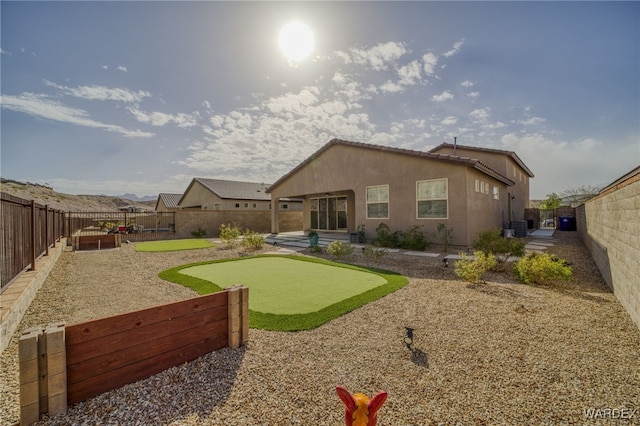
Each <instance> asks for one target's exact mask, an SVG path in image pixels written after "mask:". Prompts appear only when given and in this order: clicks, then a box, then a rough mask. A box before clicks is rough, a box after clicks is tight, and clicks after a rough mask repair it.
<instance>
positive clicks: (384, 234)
mask: <svg viewBox="0 0 640 426" xmlns="http://www.w3.org/2000/svg"><path fill="white" fill-rule="evenodd" d="M373 244H375V245H376V246H378V247H389V248H395V247H400V231H395V232H391V230H390V229H389V225H387V224H386V223H381V224H380V225H378V227H377V228H376V237H375V238H374V240H373Z"/></svg>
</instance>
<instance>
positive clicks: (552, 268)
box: [513, 253, 573, 285]
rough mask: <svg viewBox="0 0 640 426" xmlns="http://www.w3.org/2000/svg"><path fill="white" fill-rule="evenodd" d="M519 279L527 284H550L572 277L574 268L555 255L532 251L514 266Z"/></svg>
mask: <svg viewBox="0 0 640 426" xmlns="http://www.w3.org/2000/svg"><path fill="white" fill-rule="evenodd" d="M513 270H514V272H515V273H516V276H517V277H518V280H520V281H521V282H523V283H525V284H530V285H536V284H548V283H551V282H553V281H555V280H564V281H567V280H569V279H571V276H572V275H573V270H572V269H571V267H570V266H568V265H567V264H566V262H565V261H564V260H562V259H559V258H558V257H557V256H555V255H549V254H547V253H543V254H537V253H532V254H530V255H528V256H527V257H523V258H522V259H520V260H518V261H517V262H516V263H515V265H514V268H513Z"/></svg>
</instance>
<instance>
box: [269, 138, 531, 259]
mask: <svg viewBox="0 0 640 426" xmlns="http://www.w3.org/2000/svg"><path fill="white" fill-rule="evenodd" d="M454 151H455V153H454ZM532 177H533V173H531V171H530V170H529V169H528V168H527V166H526V165H525V164H524V163H523V162H522V161H521V160H520V158H518V156H517V155H516V154H515V153H514V152H511V151H502V150H493V149H479V148H474V147H467V146H464V147H463V146H460V145H457V146H455V147H454V146H453V145H450V144H442V145H440V146H438V147H436V148H434V149H433V150H431V151H428V152H424V151H414V150H407V149H400V148H392V147H386V146H378V145H372V144H366V143H359V142H350V141H344V140H339V139H333V140H331V141H330V142H329V143H327V144H326V145H325V146H323V147H322V148H320V149H319V150H318V151H316V152H315V153H314V154H312V155H311V156H310V157H309V158H307V159H306V160H304V161H303V162H302V163H300V164H299V165H298V166H296V167H295V168H294V169H293V170H291V171H290V172H289V173H287V174H286V175H284V176H283V177H281V178H280V179H279V180H278V181H276V182H275V183H274V184H273V185H271V186H270V187H269V188H268V189H267V191H268V192H269V193H270V194H271V200H272V203H273V204H274V206H279V205H280V200H282V199H287V198H297V199H303V200H304V210H303V227H304V229H316V230H320V231H324V232H336V233H351V232H355V231H356V230H357V228H358V227H360V226H364V227H365V230H366V238H368V239H371V238H373V237H375V229H376V228H377V227H378V225H379V224H380V223H386V224H387V225H388V226H389V228H390V229H391V230H392V231H395V230H406V229H408V228H409V227H411V226H414V225H418V226H423V229H424V231H425V232H426V233H427V234H434V233H435V232H436V230H437V227H438V224H440V223H442V224H444V225H446V226H447V227H448V228H452V229H453V244H455V245H463V246H468V245H470V244H471V243H472V242H473V240H474V239H475V237H476V236H477V234H478V232H479V231H481V230H483V229H487V228H505V227H508V226H509V225H510V222H511V221H519V220H524V209H525V207H526V206H527V205H528V202H529V179H530V178H532ZM278 215H279V209H278V208H274V209H272V212H271V232H273V233H278V232H279V229H278V223H279V220H278Z"/></svg>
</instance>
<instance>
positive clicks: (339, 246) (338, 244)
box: [327, 241, 353, 259]
mask: <svg viewBox="0 0 640 426" xmlns="http://www.w3.org/2000/svg"><path fill="white" fill-rule="evenodd" d="M327 253H329V254H330V255H332V256H333V257H334V258H336V259H344V258H345V257H347V256H350V255H351V254H352V253H353V246H352V245H351V244H349V243H343V242H342V241H333V242H332V243H331V244H329V245H328V246H327Z"/></svg>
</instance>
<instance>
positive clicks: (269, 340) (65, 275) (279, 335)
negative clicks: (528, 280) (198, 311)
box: [0, 232, 640, 426]
mask: <svg viewBox="0 0 640 426" xmlns="http://www.w3.org/2000/svg"><path fill="white" fill-rule="evenodd" d="M554 242H555V245H554V246H553V247H551V248H550V249H549V251H550V252H554V253H557V254H558V255H560V256H561V257H563V258H565V259H567V260H568V261H570V262H571V263H572V264H573V266H574V275H575V276H574V279H573V280H572V281H571V282H569V283H562V284H557V285H553V286H544V287H531V286H526V285H521V284H517V283H515V282H514V281H513V279H512V278H510V277H508V276H506V275H505V274H499V273H493V274H490V275H489V277H488V280H487V282H486V283H483V284H478V285H470V284H468V283H466V282H463V281H461V280H459V279H457V277H455V275H454V274H453V268H444V267H443V266H442V262H441V260H439V259H432V258H425V257H414V256H408V255H404V254H389V255H387V256H385V257H383V258H382V260H381V262H380V263H379V266H380V267H382V268H386V269H390V270H394V271H397V272H401V273H403V274H405V275H406V276H407V277H409V278H410V283H409V285H407V286H406V287H404V288H402V289H401V290H399V291H397V292H395V293H393V294H390V295H388V296H386V297H384V298H382V299H380V300H378V301H376V302H373V303H370V304H368V305H366V306H364V307H362V308H360V309H357V310H355V311H353V312H351V313H349V314H347V315H344V316H342V317H340V318H338V319H336V320H334V321H331V322H330V323H328V324H325V325H323V326H321V327H319V328H317V329H315V330H311V331H305V332H297V333H283V332H268V331H261V330H253V329H252V330H251V331H250V335H249V339H250V341H249V343H248V345H247V346H246V347H243V348H241V349H237V350H230V349H223V350H220V351H217V352H215V353H211V354H208V355H205V356H203V357H200V358H198V359H197V360H195V361H193V362H190V363H186V364H183V365H180V366H178V367H174V368H171V369H169V370H167V371H165V372H163V373H160V374H157V375H155V376H153V377H151V378H149V379H146V380H142V381H139V382H137V383H134V384H131V385H128V386H125V387H123V388H120V389H117V390H114V391H111V392H108V393H105V394H103V395H100V396H98V397H96V398H93V399H90V400H88V401H85V402H82V403H79V404H75V405H74V406H72V407H69V409H68V412H67V414H66V415H62V416H56V417H53V418H48V417H47V416H43V417H42V419H41V421H40V422H39V423H38V424H40V425H96V424H102V425H107V424H109V425H115V424H123V425H124V424H126V425H134V424H135V425H160V424H162V425H297V424H304V425H341V424H344V420H343V413H344V411H343V410H344V407H343V405H342V403H341V402H340V400H339V399H338V397H337V396H336V393H335V387H336V385H344V386H346V387H347V389H349V390H350V391H352V392H364V393H366V394H368V395H369V396H372V395H373V394H374V393H376V392H378V391H380V390H386V391H388V392H389V398H388V399H387V401H386V402H385V404H384V405H383V406H382V408H381V409H380V411H379V420H378V424H379V425H380V426H389V425H432V424H433V425H436V424H444V425H450V424H451V425H453V424H461V425H489V424H505V425H515V424H598V422H602V423H603V424H604V423H605V422H606V424H610V423H609V420H602V419H601V420H590V419H587V418H586V416H585V410H587V409H608V408H609V409H623V408H624V409H629V410H638V411H637V412H635V414H634V415H633V418H631V419H626V420H619V421H618V422H620V423H619V424H640V331H639V330H638V327H637V326H636V325H635V324H634V323H633V322H632V321H631V319H630V317H629V316H628V315H627V313H626V312H625V311H624V309H623V308H622V306H621V305H620V304H619V303H618V301H617V299H616V298H615V296H614V295H613V294H612V293H611V291H610V290H609V289H608V288H607V287H606V286H605V285H604V284H603V280H602V278H601V276H600V274H599V272H598V271H597V269H596V267H595V265H594V264H593V262H592V260H591V259H590V257H589V255H588V252H587V251H586V249H585V248H584V246H583V245H582V243H581V242H580V240H579V239H578V236H577V235H576V233H573V232H568V233H567V232H564V233H559V232H556V234H555V238H554ZM236 255H237V252H235V251H232V250H221V249H217V248H212V249H203V250H196V251H186V252H174V253H136V252H135V250H134V247H133V244H132V245H124V246H123V247H122V248H121V249H119V250H115V251H104V252H100V253H95V252H94V253H71V252H65V253H63V254H62V256H61V258H60V260H59V261H58V263H57V264H56V266H55V267H54V269H53V271H52V273H51V275H50V276H49V278H48V279H47V280H46V282H45V284H44V285H43V287H42V289H41V290H40V292H39V293H38V295H37V297H36V299H35V300H34V302H33V303H32V305H31V307H30V309H29V311H28V312H27V314H26V315H25V317H24V319H23V321H22V323H21V324H20V330H24V329H26V328H28V327H31V326H34V325H38V324H47V323H51V322H57V321H66V322H67V324H71V323H75V322H80V321H86V320H90V319H94V318H99V317H102V316H106V315H113V314H116V313H121V312H125V311H128V310H132V309H139V308H143V307H147V306H151V305H156V304H160V303H165V302H170V301H175V300H180V299H184V298H188V297H192V296H194V294H193V293H192V292H191V290H188V289H186V288H182V287H180V286H177V285H174V284H171V283H166V282H163V281H162V280H160V279H159V278H158V277H157V274H158V272H160V271H162V270H164V269H166V268H169V267H172V266H176V265H180V264H184V263H188V262H194V261H198V260H204V259H214V258H221V257H232V256H236ZM358 261H362V258H361V257H360V256H359V255H358V256H354V259H352V262H353V263H358ZM405 325H406V326H411V327H413V328H415V348H414V350H413V352H412V351H409V350H408V349H407V348H405V347H404V346H403V344H402V341H401V338H402V335H403V332H404V326H405ZM0 374H1V376H0V382H1V383H0V385H1V386H2V389H1V390H2V394H3V396H2V402H1V406H0V408H1V409H2V417H1V419H2V424H3V425H13V424H15V423H16V422H17V421H18V418H19V395H18V366H17V338H16V336H14V339H13V341H12V342H11V344H10V346H9V347H8V348H7V349H6V350H5V351H4V352H3V353H2V356H1V371H0ZM626 413H627V415H630V413H632V411H628V412H626ZM617 424H618V423H617Z"/></svg>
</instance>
